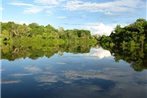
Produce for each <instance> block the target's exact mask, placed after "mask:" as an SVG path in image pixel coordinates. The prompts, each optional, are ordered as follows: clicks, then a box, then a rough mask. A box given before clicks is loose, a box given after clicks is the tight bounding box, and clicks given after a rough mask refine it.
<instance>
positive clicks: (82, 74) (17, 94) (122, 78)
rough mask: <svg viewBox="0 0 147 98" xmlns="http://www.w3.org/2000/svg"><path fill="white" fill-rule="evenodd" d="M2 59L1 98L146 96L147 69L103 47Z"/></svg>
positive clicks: (115, 97) (113, 97)
mask: <svg viewBox="0 0 147 98" xmlns="http://www.w3.org/2000/svg"><path fill="white" fill-rule="evenodd" d="M1 61H2V68H1V72H2V98H147V70H145V69H144V70H142V71H141V72H137V71H135V70H134V69H133V68H132V67H131V65H130V64H129V63H127V62H125V61H123V60H119V61H118V62H115V60H114V57H113V56H111V53H110V52H109V51H108V50H104V49H102V48H91V49H90V52H89V53H76V54H74V53H70V52H68V53H67V52H63V53H60V52H59V53H55V54H54V55H52V56H51V57H49V58H48V57H46V56H42V57H39V58H35V59H31V58H29V57H26V58H18V59H15V60H13V61H9V60H8V59H2V60H1Z"/></svg>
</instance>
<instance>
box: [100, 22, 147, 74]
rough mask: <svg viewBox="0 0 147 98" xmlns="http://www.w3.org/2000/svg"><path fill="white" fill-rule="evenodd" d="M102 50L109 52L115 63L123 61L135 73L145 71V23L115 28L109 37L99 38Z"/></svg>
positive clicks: (146, 59) (146, 26) (146, 28)
mask: <svg viewBox="0 0 147 98" xmlns="http://www.w3.org/2000/svg"><path fill="white" fill-rule="evenodd" d="M99 41H100V44H101V46H102V47H103V48H105V49H107V50H109V51H110V52H111V54H112V55H113V56H114V57H115V60H116V61H119V60H122V59H123V60H125V61H126V62H128V63H130V64H131V66H132V67H133V68H134V70H136V71H142V70H143V69H147V21H146V20H145V19H137V20H136V22H134V23H132V24H130V25H128V26H125V27H121V26H120V25H118V26H116V28H115V30H114V31H113V32H112V33H111V34H110V36H104V35H103V36H102V37H101V38H99Z"/></svg>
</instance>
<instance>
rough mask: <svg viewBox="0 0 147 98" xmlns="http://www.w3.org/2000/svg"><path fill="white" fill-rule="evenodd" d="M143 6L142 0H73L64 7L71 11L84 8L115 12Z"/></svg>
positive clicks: (86, 9) (93, 10) (92, 10)
mask: <svg viewBox="0 0 147 98" xmlns="http://www.w3.org/2000/svg"><path fill="white" fill-rule="evenodd" d="M140 5H142V6H140ZM144 6H145V4H144V2H143V0H114V1H110V2H103V3H98V2H90V1H89V2H84V1H80V0H74V1H69V2H67V3H66V5H65V8H66V9H68V10H71V11H76V10H85V11H90V12H104V13H105V14H112V13H116V12H130V11H133V10H134V9H136V8H139V7H144Z"/></svg>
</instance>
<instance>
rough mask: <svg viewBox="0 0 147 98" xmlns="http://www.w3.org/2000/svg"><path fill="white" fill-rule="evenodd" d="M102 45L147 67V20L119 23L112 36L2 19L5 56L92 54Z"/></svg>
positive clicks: (133, 63) (1, 42)
mask: <svg viewBox="0 0 147 98" xmlns="http://www.w3.org/2000/svg"><path fill="white" fill-rule="evenodd" d="M96 45H98V46H101V47H102V48H104V49H107V50H109V51H110V52H111V54H112V55H113V56H114V57H115V60H116V61H119V60H121V59H123V60H124V61H126V62H128V63H130V64H131V66H132V67H133V68H134V69H135V70H136V71H141V70H143V69H147V66H146V64H147V21H146V20H145V19H137V20H136V21H135V22H134V23H132V24H130V25H128V26H125V27H121V26H120V25H117V26H116V28H115V29H114V31H112V33H111V34H110V35H109V36H105V35H103V36H99V35H91V32H90V31H89V30H78V29H73V30H64V28H62V27H61V28H59V29H56V28H54V27H53V26H51V25H47V26H43V25H39V24H37V23H31V24H29V25H26V24H16V23H14V22H7V23H3V22H1V36H0V46H1V47H2V48H1V54H2V56H1V57H2V59H9V60H15V59H16V58H22V57H23V58H26V57H29V58H32V59H36V58H38V57H42V56H47V57H51V56H52V55H53V54H55V53H58V52H59V53H60V54H61V55H62V53H63V52H71V53H88V52H89V51H90V47H94V46H96Z"/></svg>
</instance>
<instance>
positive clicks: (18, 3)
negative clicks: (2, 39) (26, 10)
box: [10, 2, 34, 7]
mask: <svg viewBox="0 0 147 98" xmlns="http://www.w3.org/2000/svg"><path fill="white" fill-rule="evenodd" d="M10 5H15V6H27V7H31V6H34V5H33V4H29V3H24V2H12V3H10Z"/></svg>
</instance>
